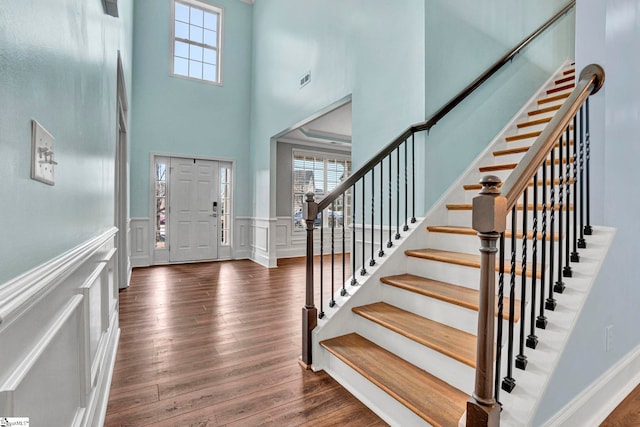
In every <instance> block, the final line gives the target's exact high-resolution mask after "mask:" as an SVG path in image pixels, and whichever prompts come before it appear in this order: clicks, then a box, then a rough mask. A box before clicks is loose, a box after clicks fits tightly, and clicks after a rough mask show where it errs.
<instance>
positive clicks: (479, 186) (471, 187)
mask: <svg viewBox="0 0 640 427" xmlns="http://www.w3.org/2000/svg"><path fill="white" fill-rule="evenodd" d="M553 182H554V184H553V185H558V184H560V180H559V179H558V178H556V179H554V180H553ZM550 184H551V179H547V185H550ZM571 184H573V178H571ZM538 185H542V179H541V178H538ZM462 187H463V188H464V189H465V190H467V191H473V190H482V184H464V185H463V186H462ZM500 187H502V183H500V184H499V185H498V188H500ZM529 187H533V179H532V180H530V181H529Z"/></svg>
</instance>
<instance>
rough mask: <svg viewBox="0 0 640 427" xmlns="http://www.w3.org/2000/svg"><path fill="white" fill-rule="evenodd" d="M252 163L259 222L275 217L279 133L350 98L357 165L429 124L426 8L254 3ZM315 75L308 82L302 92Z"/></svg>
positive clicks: (360, 1) (314, 1) (313, 1)
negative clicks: (426, 117)
mask: <svg viewBox="0 0 640 427" xmlns="http://www.w3.org/2000/svg"><path fill="white" fill-rule="evenodd" d="M253 43H254V45H253V53H254V55H253V77H252V83H253V99H252V104H251V107H252V108H251V116H252V122H251V165H250V169H251V171H252V173H253V176H252V186H253V206H252V211H253V214H254V216H256V217H259V218H266V217H274V216H275V212H276V209H275V193H274V191H273V190H274V189H275V186H276V174H275V165H276V149H275V142H272V141H271V138H272V137H273V136H274V135H277V134H278V133H280V132H281V131H283V130H285V129H287V128H289V127H291V126H293V125H294V124H296V123H298V122H300V121H302V120H305V119H306V118H308V117H309V116H311V115H312V114H314V113H315V112H317V111H319V110H321V109H323V108H325V107H326V106H328V105H330V104H332V103H334V102H336V101H338V100H340V99H342V98H344V97H345V96H347V95H349V94H352V95H353V98H352V101H353V151H352V158H353V162H354V167H356V168H357V167H358V165H360V164H362V163H363V162H364V161H366V160H367V159H368V158H370V157H371V156H372V155H373V154H375V152H377V151H378V150H379V149H380V148H382V147H383V146H384V145H386V144H387V143H389V142H390V141H391V140H392V139H393V138H395V137H396V136H397V135H398V134H400V133H401V132H402V131H404V130H405V129H406V128H407V127H408V126H409V125H411V124H412V123H415V122H418V121H421V120H422V119H423V118H424V2H423V1H420V0H403V1H400V2H396V1H394V2H391V1H388V0H387V1H385V0H351V1H343V0H306V1H305V2H304V6H301V3H300V1H299V0H269V1H257V2H256V3H255V4H254V34H253ZM309 70H310V71H311V83H309V84H308V85H307V86H305V87H304V88H302V89H300V88H299V87H298V84H299V80H300V77H301V76H302V75H304V74H305V73H306V72H307V71H309Z"/></svg>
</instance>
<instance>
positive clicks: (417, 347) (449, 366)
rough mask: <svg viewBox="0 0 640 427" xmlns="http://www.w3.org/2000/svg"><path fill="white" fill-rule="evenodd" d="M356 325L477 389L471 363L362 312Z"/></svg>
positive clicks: (394, 348) (385, 344)
mask: <svg viewBox="0 0 640 427" xmlns="http://www.w3.org/2000/svg"><path fill="white" fill-rule="evenodd" d="M355 327H356V332H357V333H358V334H360V335H362V336H363V337H365V338H366V339H368V340H370V341H373V342H375V343H376V344H377V345H379V346H380V347H383V348H385V349H386V350H388V351H390V352H392V353H393V354H395V355H397V356H399V357H401V358H402V359H404V360H406V361H407V362H409V363H411V364H413V365H415V366H417V367H419V368H421V369H424V370H425V371H427V372H429V373H431V374H433V375H436V376H437V377H438V378H440V379H441V380H443V381H445V382H447V383H449V384H451V385H452V386H454V387H456V388H458V389H460V390H462V391H464V392H466V393H471V392H472V391H473V384H474V379H475V370H474V369H473V368H471V367H470V366H468V365H465V364H464V363H461V362H459V361H457V360H455V359H452V358H450V357H448V356H446V355H444V354H442V353H440V352H438V351H436V350H432V349H431V348H429V347H426V346H423V345H422V344H418V343H417V342H415V341H413V340H410V339H409V338H406V337H404V336H402V335H400V334H397V333H395V332H393V331H392V330H390V329H387V328H385V327H383V326H380V325H378V324H377V323H375V322H372V321H370V320H367V319H365V318H363V317H361V316H356V321H355Z"/></svg>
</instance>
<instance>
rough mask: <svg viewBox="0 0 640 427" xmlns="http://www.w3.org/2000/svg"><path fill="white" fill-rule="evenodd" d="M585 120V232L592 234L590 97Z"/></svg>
mask: <svg viewBox="0 0 640 427" xmlns="http://www.w3.org/2000/svg"><path fill="white" fill-rule="evenodd" d="M585 108H586V110H585V120H586V132H585V139H586V141H585V145H586V151H587V167H586V169H587V225H585V226H584V234H586V235H587V236H591V234H593V229H592V228H591V191H590V188H591V186H590V182H591V133H590V132H589V98H587V102H586V104H585Z"/></svg>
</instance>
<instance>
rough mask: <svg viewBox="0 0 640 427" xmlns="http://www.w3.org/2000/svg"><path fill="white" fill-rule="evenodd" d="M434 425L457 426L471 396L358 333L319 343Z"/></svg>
mask: <svg viewBox="0 0 640 427" xmlns="http://www.w3.org/2000/svg"><path fill="white" fill-rule="evenodd" d="M320 345H322V346H323V347H324V348H326V349H327V350H328V351H329V352H331V353H332V354H333V355H334V356H336V357H337V358H338V359H340V360H342V361H343V362H344V363H346V364H347V365H349V366H350V367H351V368H352V369H354V370H355V371H356V372H358V373H359V374H360V375H362V376H363V377H365V378H366V379H367V380H369V381H371V382H372V383H373V384H375V385H376V386H378V387H379V388H381V389H382V390H384V391H385V392H386V393H388V394H389V395H390V396H392V397H393V398H395V399H396V400H398V401H399V402H400V403H402V404H403V405H405V406H406V407H407V408H409V409H410V410H411V411H413V412H414V413H415V414H417V415H418V416H419V417H421V418H422V419H424V420H425V421H427V422H428V423H430V424H432V425H434V426H452V427H454V426H457V425H458V421H459V420H460V417H462V414H463V413H464V411H465V410H466V404H467V399H468V397H469V396H468V395H467V394H465V393H463V392H462V391H460V390H458V389H457V388H455V387H453V386H451V385H449V384H447V383H446V382H444V381H442V380H441V379H439V378H437V377H435V376H433V375H431V374H429V373H428V372H426V371H424V370H422V369H420V368H418V367H416V366H415V365H412V364H411V363H409V362H407V361H405V360H403V359H401V358H399V357H398V356H396V355H394V354H393V353H391V352H389V351H387V350H385V349H383V348H382V347H380V346H378V345H376V344H374V343H372V342H371V341H369V340H367V339H365V338H363V337H361V336H360V335H357V334H348V335H343V336H341V337H336V338H331V339H328V340H325V341H322V342H321V343H320Z"/></svg>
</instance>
